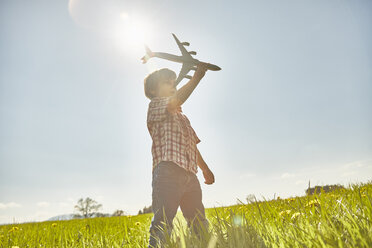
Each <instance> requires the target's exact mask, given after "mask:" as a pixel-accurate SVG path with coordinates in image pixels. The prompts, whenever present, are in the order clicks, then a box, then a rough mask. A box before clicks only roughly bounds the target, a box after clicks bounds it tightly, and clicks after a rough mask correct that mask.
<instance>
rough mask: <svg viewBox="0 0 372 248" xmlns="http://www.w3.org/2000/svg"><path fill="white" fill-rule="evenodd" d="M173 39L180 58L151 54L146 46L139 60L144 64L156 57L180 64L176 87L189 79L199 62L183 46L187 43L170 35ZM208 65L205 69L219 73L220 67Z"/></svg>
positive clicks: (192, 52) (156, 53)
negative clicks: (179, 52) (179, 51)
mask: <svg viewBox="0 0 372 248" xmlns="http://www.w3.org/2000/svg"><path fill="white" fill-rule="evenodd" d="M172 35H173V37H174V39H175V40H176V42H177V45H178V47H179V49H180V50H181V53H182V56H176V55H173V54H169V53H158V52H152V51H151V50H150V49H149V48H148V47H147V46H145V48H146V55H145V56H143V57H142V58H141V60H142V63H143V64H145V63H146V62H147V61H148V60H149V59H150V58H153V57H157V58H161V59H166V60H170V61H174V62H178V63H182V68H181V71H180V73H179V74H178V78H177V79H176V86H177V85H178V84H179V83H180V82H181V80H182V79H183V78H188V79H191V76H189V75H187V73H189V71H190V70H194V71H195V70H196V67H197V65H198V64H199V63H200V62H201V61H199V60H197V59H194V58H193V57H192V56H191V55H196V52H195V51H191V52H188V51H187V50H186V48H185V47H184V46H189V45H190V43H188V42H182V43H181V42H180V41H179V40H178V39H177V37H176V36H175V35H174V34H172ZM207 64H208V67H207V69H208V70H212V71H219V70H221V68H220V67H218V66H217V65H213V64H209V63H207Z"/></svg>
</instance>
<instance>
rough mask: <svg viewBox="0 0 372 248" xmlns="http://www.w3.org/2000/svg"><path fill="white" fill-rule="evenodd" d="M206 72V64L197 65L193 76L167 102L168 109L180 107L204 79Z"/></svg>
mask: <svg viewBox="0 0 372 248" xmlns="http://www.w3.org/2000/svg"><path fill="white" fill-rule="evenodd" d="M206 71H207V64H206V63H199V64H198V67H197V69H196V71H195V73H194V76H193V77H192V78H191V79H190V81H189V82H187V83H186V84H185V85H184V86H182V87H181V88H180V89H179V90H177V92H176V94H175V95H174V97H173V98H172V99H171V100H170V102H169V108H170V109H176V108H178V107H179V106H181V105H182V104H183V103H184V102H185V101H186V100H187V99H188V98H189V96H190V95H191V93H192V92H193V91H194V89H195V88H196V86H197V85H198V84H199V82H200V80H201V79H202V78H203V77H204V75H205V72H206Z"/></svg>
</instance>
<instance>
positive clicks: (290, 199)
mask: <svg viewBox="0 0 372 248" xmlns="http://www.w3.org/2000/svg"><path fill="white" fill-rule="evenodd" d="M287 201H288V202H294V201H295V199H294V198H289V199H288V200H287Z"/></svg>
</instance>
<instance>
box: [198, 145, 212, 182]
mask: <svg viewBox="0 0 372 248" xmlns="http://www.w3.org/2000/svg"><path fill="white" fill-rule="evenodd" d="M196 150H197V153H198V154H197V155H198V158H197V160H198V161H197V163H198V166H199V168H200V169H201V170H202V171H203V176H204V179H205V181H204V183H205V184H212V183H214V175H213V172H212V171H211V170H210V169H209V167H208V165H207V163H206V162H205V161H204V159H203V157H202V155H201V154H200V152H199V149H196Z"/></svg>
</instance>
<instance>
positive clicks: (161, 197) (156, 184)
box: [149, 161, 208, 248]
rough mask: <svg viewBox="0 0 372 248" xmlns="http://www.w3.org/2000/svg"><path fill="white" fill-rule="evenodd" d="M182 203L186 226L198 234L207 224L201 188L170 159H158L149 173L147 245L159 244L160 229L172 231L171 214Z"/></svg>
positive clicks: (172, 216)
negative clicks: (149, 204)
mask: <svg viewBox="0 0 372 248" xmlns="http://www.w3.org/2000/svg"><path fill="white" fill-rule="evenodd" d="M179 206H180V207H181V210H182V213H183V216H184V217H185V218H186V220H187V223H188V226H189V227H190V228H192V230H193V231H194V232H195V233H196V234H197V235H200V232H201V228H208V221H207V219H206V218H205V211H204V206H203V203H202V192H201V188H200V183H199V180H198V178H197V177H196V175H195V174H194V173H192V172H189V171H186V170H185V169H183V168H181V167H179V166H178V165H176V164H175V163H173V162H169V161H163V162H160V163H159V164H158V165H157V166H156V167H155V168H154V170H153V173H152V210H153V212H154V217H153V219H152V222H151V227H150V242H149V247H151V248H152V247H158V246H157V241H158V240H164V234H165V232H164V231H163V230H164V229H166V230H167V231H168V235H170V234H171V232H172V227H173V225H172V222H173V218H174V217H175V215H176V213H177V209H178V207H179Z"/></svg>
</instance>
